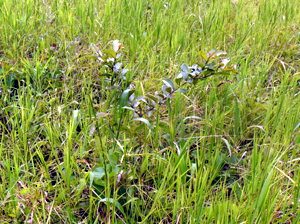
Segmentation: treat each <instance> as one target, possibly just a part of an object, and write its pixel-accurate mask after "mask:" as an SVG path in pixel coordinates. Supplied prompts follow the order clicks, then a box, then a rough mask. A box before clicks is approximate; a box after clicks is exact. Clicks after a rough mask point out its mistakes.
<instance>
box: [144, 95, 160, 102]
mask: <svg viewBox="0 0 300 224" xmlns="http://www.w3.org/2000/svg"><path fill="white" fill-rule="evenodd" d="M146 96H147V97H148V98H149V99H151V100H153V101H155V102H156V103H158V98H157V97H156V96H153V95H151V94H146Z"/></svg>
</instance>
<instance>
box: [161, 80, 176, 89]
mask: <svg viewBox="0 0 300 224" xmlns="http://www.w3.org/2000/svg"><path fill="white" fill-rule="evenodd" d="M163 82H164V83H165V84H166V85H167V86H168V87H171V88H172V89H175V86H174V83H173V82H172V80H171V79H167V78H164V79H163Z"/></svg>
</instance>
